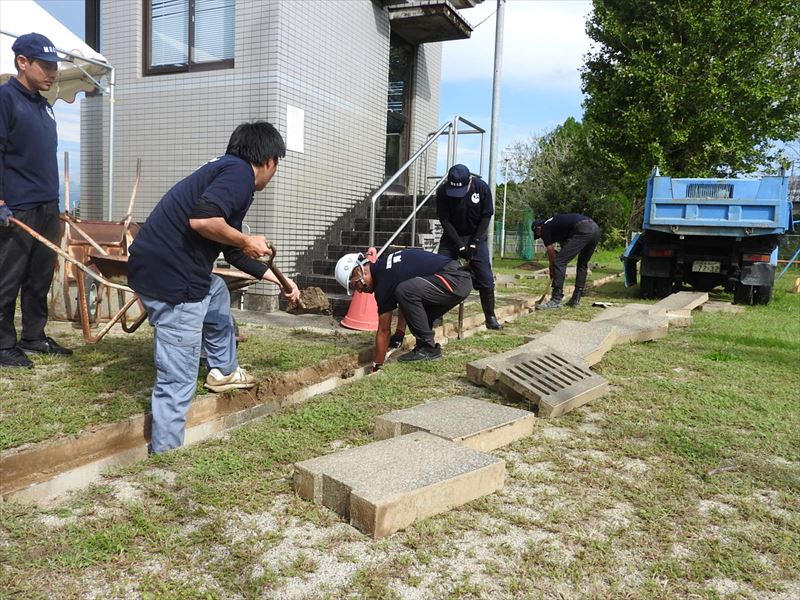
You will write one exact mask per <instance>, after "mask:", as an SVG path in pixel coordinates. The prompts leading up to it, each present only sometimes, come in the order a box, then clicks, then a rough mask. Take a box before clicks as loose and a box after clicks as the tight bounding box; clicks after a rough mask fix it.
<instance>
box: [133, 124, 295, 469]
mask: <svg viewBox="0 0 800 600" xmlns="http://www.w3.org/2000/svg"><path fill="white" fill-rule="evenodd" d="M285 154H286V145H285V144H284V142H283V138H282V137H281V135H280V133H278V131H277V130H276V129H275V128H274V127H273V126H272V125H270V124H269V123H267V122H265V121H257V122H255V123H244V124H242V125H239V126H238V127H237V128H236V129H235V130H234V132H233V134H232V135H231V138H230V141H229V142H228V148H227V150H226V151H225V155H224V156H220V157H218V158H214V159H212V160H211V161H209V162H207V163H206V164H205V165H203V166H201V167H200V168H199V169H197V170H196V171H195V172H194V173H192V174H191V175H189V176H188V177H186V178H185V179H183V180H182V181H179V182H178V183H177V184H175V186H173V187H172V189H170V190H169V191H168V192H167V193H166V194H165V195H164V197H163V198H162V199H161V200H160V201H159V203H158V204H157V205H156V207H155V208H154V209H153V211H152V212H151V213H150V216H149V217H148V218H147V221H146V222H145V224H144V225H143V226H142V228H141V230H140V231H139V234H138V235H137V236H136V239H135V240H134V242H133V244H132V245H131V248H130V260H129V261H128V283H129V284H130V286H131V287H132V288H133V289H134V290H135V291H136V293H137V294H139V298H140V299H141V301H142V304H144V306H145V308H146V309H147V314H148V317H149V319H150V324H151V325H152V326H153V327H154V328H155V342H154V346H155V348H154V353H155V364H156V382H155V385H154V386H153V393H152V397H151V403H152V412H153V427H152V434H151V437H150V452H151V453H153V454H156V453H160V452H165V451H166V450H170V449H172V448H177V447H179V446H181V445H183V437H184V428H185V424H186V414H187V412H188V411H189V405H190V404H191V401H192V398H193V397H194V392H195V386H196V381H197V373H198V370H199V364H200V350H201V347H202V348H203V349H204V350H205V351H206V355H207V360H208V366H209V367H210V368H211V370H210V371H209V373H208V376H207V377H206V381H205V386H206V387H207V388H209V389H210V390H212V391H215V392H224V391H227V390H233V389H246V388H251V387H253V386H255V385H256V381H255V379H254V378H253V377H252V376H251V375H249V374H248V373H247V372H246V371H245V370H244V369H242V368H241V367H240V366H239V363H238V360H237V357H236V338H235V334H234V325H233V319H232V317H231V310H230V303H231V302H230V294H229V292H228V288H227V287H226V286H225V283H224V282H223V280H222V278H220V277H218V276H216V275H213V274H212V273H211V270H212V269H213V267H214V262H215V260H216V258H217V256H218V255H219V253H220V251H222V252H223V253H224V255H225V258H226V260H227V261H228V262H229V263H230V264H231V265H233V266H234V267H236V268H238V269H240V270H242V271H244V272H245V273H247V274H249V275H252V276H253V277H255V278H257V279H263V280H265V281H271V282H273V283H279V281H278V278H277V277H276V275H275V274H274V273H272V272H271V271H270V270H269V269H268V267H267V265H265V264H264V263H262V262H259V261H258V260H256V259H258V258H261V257H263V256H267V255H269V254H271V250H270V246H269V243H268V242H267V240H266V238H264V236H260V235H246V234H244V233H242V222H243V221H244V218H245V216H246V215H247V211H248V210H249V208H250V205H251V204H252V202H253V194H254V192H256V191H260V190H263V189H264V188H265V187H266V186H267V184H268V183H269V182H270V180H271V179H272V177H273V175H275V171H276V170H277V168H278V159H280V158H283V156H285ZM286 281H287V283H288V284H289V288H290V289H289V290H287V289H286V288H284V295H285V296H286V297H287V298H289V299H290V300H297V299H298V298H299V296H300V292H299V291H298V289H297V286H296V285H295V284H294V282H293V281H291V279H288V280H286Z"/></svg>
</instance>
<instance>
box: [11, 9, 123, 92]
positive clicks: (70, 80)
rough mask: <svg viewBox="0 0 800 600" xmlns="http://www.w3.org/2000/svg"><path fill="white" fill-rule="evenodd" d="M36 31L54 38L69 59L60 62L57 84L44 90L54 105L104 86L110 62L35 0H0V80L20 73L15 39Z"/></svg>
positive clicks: (59, 49)
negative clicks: (102, 80) (12, 48)
mask: <svg viewBox="0 0 800 600" xmlns="http://www.w3.org/2000/svg"><path fill="white" fill-rule="evenodd" d="M34 31H35V32H36V33H41V34H42V35H45V36H47V37H48V38H50V41H52V42H53V44H54V45H55V47H56V48H57V50H58V52H59V54H62V55H64V56H65V57H66V58H67V61H66V62H61V63H59V67H58V77H57V79H56V83H55V85H53V87H52V88H50V90H49V91H47V92H43V93H42V95H43V96H45V97H46V98H47V99H48V100H49V101H50V103H51V104H53V103H55V101H56V100H64V101H66V102H70V103H71V102H74V101H75V95H76V94H77V93H78V92H91V91H93V90H94V89H95V88H98V87H99V88H101V89H103V87H104V86H102V85H100V78H102V77H103V76H105V75H108V74H110V72H111V71H112V67H111V65H110V64H108V61H107V60H106V59H105V58H104V57H103V55H102V54H100V53H99V52H96V51H95V50H93V49H92V48H90V47H89V46H87V45H86V43H84V42H83V41H82V40H81V39H80V38H79V37H78V36H77V35H75V34H74V33H72V32H71V31H70V30H69V29H67V28H66V27H65V26H64V25H62V24H61V23H60V22H59V21H58V20H57V19H56V18H55V17H53V16H52V15H50V13H48V12H47V11H46V10H45V9H43V8H42V7H41V6H39V5H38V4H37V3H36V2H34V0H0V83H5V82H6V81H8V78H9V77H10V76H12V75H16V74H17V69H16V67H15V66H14V52H13V51H12V50H11V46H12V45H13V44H14V40H15V39H16V38H17V37H19V36H20V35H23V34H25V33H31V32H34ZM106 91H107V90H106Z"/></svg>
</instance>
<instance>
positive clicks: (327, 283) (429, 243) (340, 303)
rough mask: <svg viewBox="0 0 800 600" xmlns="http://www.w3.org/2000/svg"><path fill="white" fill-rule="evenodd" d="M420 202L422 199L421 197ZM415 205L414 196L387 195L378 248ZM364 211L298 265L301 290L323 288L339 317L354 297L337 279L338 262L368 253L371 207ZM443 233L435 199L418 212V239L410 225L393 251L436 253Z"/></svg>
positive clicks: (351, 217) (348, 216) (353, 214)
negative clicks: (350, 255)
mask: <svg viewBox="0 0 800 600" xmlns="http://www.w3.org/2000/svg"><path fill="white" fill-rule="evenodd" d="M420 200H422V197H418V201H420ZM412 206H413V198H412V197H411V196H401V195H387V196H384V197H383V198H382V199H381V200H380V202H379V204H378V214H377V218H376V222H375V229H376V231H375V246H376V247H377V248H378V249H380V247H381V246H382V245H383V244H384V243H385V242H386V241H387V240H388V239H389V237H390V236H391V235H392V234H393V233H394V232H395V231H396V230H397V228H398V227H399V226H400V225H401V224H402V222H403V221H404V220H405V219H406V218H407V217H408V215H410V214H411V209H412ZM364 208H365V207H363V206H361V207H357V209H356V210H354V211H351V212H348V213H347V214H345V215H344V216H342V217H341V218H340V219H339V220H338V221H337V222H336V223H335V224H334V225H333V226H332V227H331V228H330V229H329V234H328V239H326V240H322V243H318V244H316V245H315V248H314V249H313V250H312V251H310V252H309V253H308V254H307V255H306V256H305V257H304V258H302V259H301V260H300V261H299V262H298V274H297V276H296V277H295V278H294V279H295V282H296V283H297V285H298V286H299V287H300V289H303V288H306V287H311V286H314V287H318V288H320V289H322V291H324V292H325V293H326V294H327V295H328V298H330V301H331V307H332V309H333V314H334V315H336V316H344V315H345V314H346V313H347V309H348V307H349V306H350V297H348V296H347V295H346V294H345V293H344V290H343V289H342V287H341V286H340V285H339V284H338V283H336V279H334V276H333V272H334V268H335V267H336V261H337V260H339V258H340V257H341V256H342V255H344V254H346V253H348V252H365V251H366V249H367V247H368V245H369V207H368V206H367V207H366V210H364ZM359 209H360V210H359ZM440 231H441V229H440V225H439V221H438V220H437V219H436V204H435V199H434V198H431V199H430V200H429V201H428V202H427V204H425V206H424V207H422V209H421V210H420V211H419V212H418V213H417V236H416V237H417V239H416V240H413V241H412V239H411V224H410V223H409V224H408V225H407V226H406V228H405V230H404V231H403V232H402V233H400V235H398V236H397V238H395V241H394V243H393V245H392V247H391V248H395V247H397V248H400V247H407V246H417V247H422V248H425V249H426V250H432V249H433V248H434V246H435V245H436V243H437V242H438V241H439V235H440ZM391 248H390V249H391Z"/></svg>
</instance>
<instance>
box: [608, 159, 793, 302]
mask: <svg viewBox="0 0 800 600" xmlns="http://www.w3.org/2000/svg"><path fill="white" fill-rule="evenodd" d="M788 189H789V178H788V177H787V176H785V175H784V174H781V175H776V176H764V177H758V178H735V179H684V178H673V177H665V176H662V175H660V174H659V172H658V169H654V170H653V173H652V175H651V176H650V177H649V179H648V180H647V195H646V197H645V204H644V221H643V223H642V231H641V232H640V233H637V234H636V235H635V236H634V237H633V238H632V239H631V243H630V244H629V245H628V247H627V248H626V249H625V252H624V254H623V255H622V256H621V260H622V262H623V265H624V275H625V286H626V287H627V286H632V285H636V275H637V273H636V271H637V264H638V266H639V291H640V295H641V297H642V298H664V297H665V296H668V295H669V294H671V293H672V292H674V291H677V290H679V289H681V287H682V286H683V284H688V285H689V286H691V287H692V288H694V289H696V290H699V291H711V290H712V289H714V288H716V287H718V286H721V287H723V288H724V289H725V291H727V292H730V293H733V297H734V302H736V303H737V304H768V303H769V302H770V300H771V299H772V286H773V283H774V280H775V267H776V266H777V261H778V242H779V238H780V236H781V235H783V234H784V233H785V232H786V231H792V230H793V229H794V223H793V221H792V203H791V202H790V201H789V199H788Z"/></svg>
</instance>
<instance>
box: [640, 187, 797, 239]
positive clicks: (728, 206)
mask: <svg viewBox="0 0 800 600" xmlns="http://www.w3.org/2000/svg"><path fill="white" fill-rule="evenodd" d="M788 185H789V180H788V177H780V176H765V177H761V178H758V179H678V178H673V177H662V176H657V175H656V176H652V177H651V178H650V179H649V180H648V183H647V197H646V199H645V213H644V223H643V227H644V229H645V230H648V229H649V230H654V231H662V232H664V233H672V234H676V235H687V236H694V235H712V236H727V237H750V236H757V235H774V234H778V235H780V234H783V233H784V232H785V231H786V230H787V228H788V229H791V218H792V217H791V214H792V213H791V202H789V201H788V200H787V193H788Z"/></svg>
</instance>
